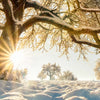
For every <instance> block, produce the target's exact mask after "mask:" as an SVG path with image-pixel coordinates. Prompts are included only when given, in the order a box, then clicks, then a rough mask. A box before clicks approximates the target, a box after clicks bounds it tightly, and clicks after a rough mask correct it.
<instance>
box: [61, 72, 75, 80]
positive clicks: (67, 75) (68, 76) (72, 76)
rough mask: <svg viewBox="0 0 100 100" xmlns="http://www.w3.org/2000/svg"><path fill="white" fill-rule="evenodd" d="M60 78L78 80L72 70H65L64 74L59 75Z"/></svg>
mask: <svg viewBox="0 0 100 100" xmlns="http://www.w3.org/2000/svg"><path fill="white" fill-rule="evenodd" d="M59 80H77V78H76V77H75V76H74V75H73V73H72V72H70V71H64V72H63V74H61V75H60V76H59Z"/></svg>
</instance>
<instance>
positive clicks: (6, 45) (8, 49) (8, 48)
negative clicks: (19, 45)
mask: <svg viewBox="0 0 100 100" xmlns="http://www.w3.org/2000/svg"><path fill="white" fill-rule="evenodd" d="M1 41H2V42H3V44H4V45H5V48H6V51H9V52H11V48H10V47H9V45H8V43H7V42H6V41H5V40H4V39H1Z"/></svg>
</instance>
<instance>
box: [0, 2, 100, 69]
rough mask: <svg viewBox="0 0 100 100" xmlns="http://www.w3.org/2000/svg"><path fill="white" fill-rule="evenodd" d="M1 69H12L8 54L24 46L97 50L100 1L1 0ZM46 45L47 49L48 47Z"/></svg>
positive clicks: (99, 48) (65, 49)
mask: <svg viewBox="0 0 100 100" xmlns="http://www.w3.org/2000/svg"><path fill="white" fill-rule="evenodd" d="M0 35H1V36H0V70H4V69H5V70H6V69H8V67H9V70H11V69H12V66H11V65H10V64H8V62H9V55H10V54H11V53H12V52H14V51H15V50H16V49H17V48H22V47H23V46H24V47H25V46H29V47H33V50H35V49H37V48H38V49H44V50H45V49H46V44H47V45H49V44H48V43H47V40H49V41H50V48H52V47H54V46H55V45H56V47H57V50H59V51H60V52H62V53H63V54H68V50H69V48H72V47H74V51H75V52H78V51H79V52H80V53H81V54H84V53H86V51H87V50H88V46H91V47H94V48H96V52H98V53H99V51H100V0H0ZM50 48H49V49H50Z"/></svg>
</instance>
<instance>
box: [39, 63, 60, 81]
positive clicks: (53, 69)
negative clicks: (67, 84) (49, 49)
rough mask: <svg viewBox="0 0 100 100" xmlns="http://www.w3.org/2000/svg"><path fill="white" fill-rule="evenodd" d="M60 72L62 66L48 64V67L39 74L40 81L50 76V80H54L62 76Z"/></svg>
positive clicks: (44, 67)
mask: <svg viewBox="0 0 100 100" xmlns="http://www.w3.org/2000/svg"><path fill="white" fill-rule="evenodd" d="M60 71H61V69H60V66H57V65H56V64H50V63H48V64H47V65H43V66H42V70H41V72H40V73H39V75H38V77H39V78H40V79H45V78H46V77H47V76H48V77H49V79H50V80H53V79H55V77H56V76H58V75H59V74H60Z"/></svg>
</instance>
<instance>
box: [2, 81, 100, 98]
mask: <svg viewBox="0 0 100 100" xmlns="http://www.w3.org/2000/svg"><path fill="white" fill-rule="evenodd" d="M0 100H100V82H99V81H25V82H23V83H18V82H12V81H4V80H0Z"/></svg>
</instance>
